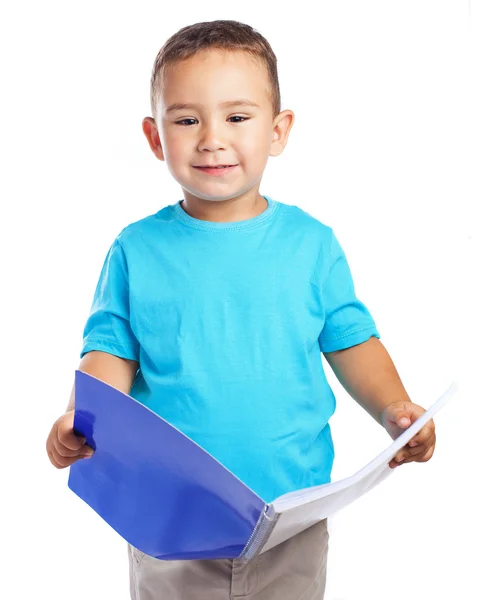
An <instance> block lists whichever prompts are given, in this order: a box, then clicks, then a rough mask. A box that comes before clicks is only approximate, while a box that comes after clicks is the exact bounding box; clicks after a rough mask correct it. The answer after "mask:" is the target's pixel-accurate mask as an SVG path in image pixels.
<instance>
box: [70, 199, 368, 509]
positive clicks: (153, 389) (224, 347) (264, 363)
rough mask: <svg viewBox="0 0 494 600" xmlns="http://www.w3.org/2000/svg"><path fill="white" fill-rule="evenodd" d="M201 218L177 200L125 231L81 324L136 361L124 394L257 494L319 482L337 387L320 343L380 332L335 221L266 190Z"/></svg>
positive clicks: (339, 343)
mask: <svg viewBox="0 0 494 600" xmlns="http://www.w3.org/2000/svg"><path fill="white" fill-rule="evenodd" d="M264 197H265V199H266V200H267V202H268V207H267V208H266V209H265V211H264V212H263V213H261V214H259V215H257V216H256V217H253V218H251V219H247V220H244V221H237V222H227V223H225V222H211V221H204V220H200V219H196V218H193V217H191V216H190V215H189V214H187V213H186V212H185V211H184V209H183V208H182V206H181V202H182V201H179V202H176V203H175V204H171V205H168V206H166V207H165V208H163V209H161V210H160V211H158V212H157V213H156V214H154V215H150V216H148V217H146V218H144V219H141V220H139V221H137V222H135V223H132V224H130V225H129V226H127V227H125V229H123V231H122V232H121V233H120V234H119V235H118V237H117V238H116V239H115V241H114V242H113V244H112V246H111V248H110V250H109V252H108V254H107V256H106V260H105V262H104V265H103V268H102V271H101V275H100V278H99V281H98V284H97V288H96V292H95V296H94V301H93V304H92V309H91V313H90V316H89V318H88V321H87V323H86V326H85V329H84V343H83V349H82V352H81V357H82V356H84V354H85V353H87V352H90V351H91V350H100V351H103V352H108V353H110V354H113V355H116V356H119V357H122V358H127V359H132V360H136V361H138V362H139V370H138V371H137V374H136V378H135V381H134V384H133V386H132V389H131V392H130V395H131V396H132V397H134V398H135V399H136V400H138V401H140V402H141V403H143V404H144V405H146V406H147V407H149V408H150V409H151V410H153V411H154V412H156V413H158V414H159V415H161V416H162V417H163V418H164V419H166V420H167V421H169V422H170V423H172V424H173V425H174V426H175V427H177V428H178V429H179V430H181V431H182V432H183V433H185V434H186V435H187V436H189V437H190V438H191V439H192V440H194V441H195V442H197V443H198V444H200V445H201V446H202V447H203V448H204V449H205V450H207V451H208V452H209V453H210V454H211V455H213V456H214V457H215V458H216V459H217V460H219V461H220V462H221V463H222V464H223V465H224V466H225V467H227V468H228V469H229V470H230V471H231V472H232V473H234V474H235V475H236V476H237V477H238V478H240V479H241V480H242V481H243V482H244V483H245V484H247V485H248V486H249V487H250V488H251V489H252V490H253V491H254V492H256V493H257V494H258V495H259V496H260V497H261V498H262V499H263V500H265V501H266V502H271V501H272V500H274V499H275V498H277V497H278V496H281V495H283V494H285V493H288V492H291V491H294V490H297V489H302V488H306V487H310V486H314V485H320V484H323V483H328V482H329V481H330V475H331V468H332V465H333V458H334V449H333V441H332V438H331V431H330V426H329V424H328V420H329V418H330V417H331V415H332V414H333V413H334V410H335V397H334V394H333V392H332V390H331V388H330V386H329V384H328V381H327V379H326V375H325V372H324V369H323V364H322V360H323V357H322V355H321V352H331V351H333V350H341V349H343V348H348V347H350V346H354V345H356V344H360V343H362V342H364V341H366V340H368V339H369V338H370V337H371V336H375V337H377V338H379V337H380V335H379V333H378V331H377V329H376V325H375V323H374V320H373V318H372V317H371V315H370V313H369V311H368V309H367V308H366V307H365V305H364V304H363V303H362V302H361V301H360V300H359V299H357V297H356V295H355V290H354V284H353V281H352V276H351V273H350V269H349V266H348V263H347V260H346V258H345V254H344V252H343V250H342V248H341V246H340V244H339V243H338V240H337V239H336V237H335V235H334V233H333V230H332V229H331V228H330V227H328V226H327V225H324V224H323V223H321V222H320V221H318V220H317V219H315V218H314V217H312V216H311V215H309V214H308V213H306V212H305V211H303V210H301V209H300V208H298V207H296V206H291V205H288V204H283V203H281V202H277V201H275V200H273V199H272V198H270V197H268V196H264Z"/></svg>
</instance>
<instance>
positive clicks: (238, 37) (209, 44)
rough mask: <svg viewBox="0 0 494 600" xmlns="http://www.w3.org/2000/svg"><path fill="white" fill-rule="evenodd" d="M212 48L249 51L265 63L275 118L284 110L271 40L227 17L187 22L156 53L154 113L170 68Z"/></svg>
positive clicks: (152, 108) (256, 58) (152, 79)
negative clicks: (224, 18) (189, 23)
mask: <svg viewBox="0 0 494 600" xmlns="http://www.w3.org/2000/svg"><path fill="white" fill-rule="evenodd" d="M208 49H217V50H222V51H225V52H235V51H240V52H247V53H248V54H249V55H250V56H252V57H253V58H254V59H255V60H257V61H259V62H260V64H263V65H265V67H266V68H267V71H268V76H269V79H270V82H271V94H270V95H271V102H272V105H273V119H274V117H276V115H278V113H279V112H280V110H281V98H280V85H279V82H278V69H277V60H276V56H275V54H274V52H273V50H272V48H271V46H270V45H269V42H268V41H267V40H266V39H265V38H264V37H263V36H262V35H261V34H260V33H259V32H258V31H256V30H255V29H254V28H253V27H251V26H250V25H246V24H245V23H240V22H238V21H224V20H220V21H206V22H203V23H195V24H193V25H187V26H186V27H182V29H179V30H178V31H177V32H176V33H174V34H173V35H172V36H171V37H170V38H169V39H168V40H167V41H166V42H165V45H164V46H163V47H162V48H161V50H160V51H159V52H158V55H157V56H156V59H155V61H154V65H153V72H152V75H151V110H152V113H153V117H155V116H156V106H157V101H158V99H159V94H160V92H161V89H162V86H163V80H164V75H165V73H166V68H167V67H168V66H170V65H172V64H176V63H178V62H180V61H182V60H186V59H188V58H190V57H192V56H194V55H195V54H197V53H198V52H201V51H203V50H208Z"/></svg>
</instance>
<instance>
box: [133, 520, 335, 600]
mask: <svg viewBox="0 0 494 600" xmlns="http://www.w3.org/2000/svg"><path fill="white" fill-rule="evenodd" d="M328 539H329V535H328V528H327V521H326V520H324V521H321V522H319V523H316V524H315V525H313V526H312V527H309V528H308V529H306V530H305V531H302V532H301V533H299V534H298V535H295V536H293V537H292V538H290V539H289V540H286V542H283V543H282V544H279V545H278V546H275V547H274V548H271V550H268V551H266V552H264V553H263V554H260V555H259V556H257V557H255V558H254V559H253V560H252V561H250V562H249V563H242V562H240V561H239V560H236V559H234V560H230V559H220V560H177V561H175V560H173V561H169V560H159V559H156V558H153V557H151V556H148V555H147V554H144V553H143V552H141V551H140V550H137V549H136V548H134V547H133V546H131V545H130V544H129V545H128V555H129V570H130V596H131V598H132V600H233V599H238V600H240V599H241V600H323V598H324V590H325V587H326V564H327V562H326V561H327V552H328Z"/></svg>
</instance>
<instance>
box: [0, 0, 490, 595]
mask: <svg viewBox="0 0 494 600" xmlns="http://www.w3.org/2000/svg"><path fill="white" fill-rule="evenodd" d="M242 4H243V5H245V6H243V7H242V6H241V5H242ZM2 12H3V15H2V16H1V18H0V22H1V25H0V27H1V31H0V34H1V35H0V44H1V48H0V50H1V61H2V82H3V86H2V87H3V92H2V95H1V104H2V110H1V111H0V119H1V122H0V125H1V132H2V135H1V165H2V177H1V180H0V185H1V188H2V189H1V207H2V213H1V214H2V219H1V232H0V233H1V259H2V267H1V269H2V270H1V273H2V290H3V291H2V295H1V302H2V311H1V316H2V340H3V344H2V361H1V364H2V367H3V373H2V405H1V406H2V417H3V419H2V438H3V452H2V458H1V461H2V467H1V468H2V490H3V491H2V493H1V503H2V510H1V513H0V514H1V519H2V521H1V540H2V548H3V552H2V555H3V559H2V563H3V567H4V568H2V573H3V574H2V584H1V585H2V590H3V591H2V597H3V596H4V595H5V598H9V600H10V599H22V600H24V599H27V598H33V597H37V596H38V595H39V596H42V597H49V598H50V600H62V599H63V600H66V599H69V598H70V599H74V600H79V599H80V600H82V599H84V600H85V599H86V598H92V599H94V600H107V599H117V598H119V599H123V598H127V597H128V591H127V590H128V581H127V562H126V561H127V558H126V547H125V544H124V543H123V541H122V540H121V538H119V536H118V535H117V534H116V533H115V532H114V531H113V530H112V529H111V528H110V527H109V526H108V525H106V523H104V522H103V521H102V519H100V517H98V516H97V515H96V513H94V512H93V511H92V510H91V509H90V508H89V507H87V506H86V505H85V504H84V503H83V502H82V501H81V500H80V499H79V498H78V497H76V496H75V495H74V494H73V493H72V492H71V491H70V490H69V489H68V488H67V477H68V469H66V470H63V471H58V470H56V469H55V468H54V467H52V466H51V464H50V463H49V460H48V458H47V456H46V454H45V440H46V436H47V434H48V432H49V429H50V427H51V425H52V423H53V421H54V420H55V419H56V418H57V417H58V416H59V415H60V414H61V413H62V412H63V411H64V410H65V407H66V404H67V400H68V396H69V392H70V388H71V385H72V380H73V374H74V369H76V368H77V366H78V364H79V352H80V348H81V341H82V329H83V326H84V323H85V319H86V318H87V316H88V313H89V308H90V303H91V299H92V294H93V292H94V288H95V285H96V282H97V277H98V275H99V271H100V269H101V266H102V263H103V260H104V257H105V255H106V252H107V250H108V248H109V246H110V244H111V242H112V241H113V239H114V237H115V236H116V235H117V234H118V233H119V232H120V230H121V229H122V228H123V227H124V226H125V225H127V224H128V223H130V222H132V221H135V220H137V219H140V218H142V217H144V216H146V215H148V214H151V213H153V212H156V211H157V210H159V209H160V208H162V207H163V206H165V205H168V204H171V203H175V202H177V201H178V200H179V199H181V198H182V197H183V196H182V192H181V189H180V187H179V185H178V184H177V183H176V182H175V181H174V180H173V178H172V177H171V175H170V174H169V172H168V170H167V167H166V164H165V163H163V162H160V161H158V160H156V158H155V157H154V156H153V155H152V153H151V151H150V150H149V147H148V145H147V142H146V140H145V137H144V135H143V133H142V130H141V121H142V118H143V117H144V116H146V115H150V107H149V100H148V97H149V79H150V76H151V68H152V63H153V61H154V58H155V55H156V54H157V52H158V50H159V49H160V47H161V46H162V45H163V44H164V42H165V41H166V39H167V38H168V37H170V36H171V35H172V34H173V33H174V32H175V31H177V30H178V29H179V28H181V27H183V26H185V25H189V24H191V23H194V22H199V21H210V20H215V19H235V20H239V21H243V22H245V23H248V24H250V25H252V26H253V27H255V28H256V29H257V30H258V31H260V32H261V33H262V34H263V35H264V36H265V37H266V38H267V39H268V40H269V42H270V43H271V45H272V47H273V49H274V51H275V53H276V55H277V57H278V64H279V76H280V85H281V94H282V109H285V108H290V109H291V110H293V111H294V112H295V115H296V121H295V125H294V127H293V129H292V132H291V135H290V139H289V143H288V146H287V147H286V149H285V151H284V152H283V154H282V155H281V156H279V157H277V158H270V160H269V163H268V166H267V169H266V172H265V175H264V178H263V181H262V185H261V190H260V191H261V193H265V194H267V195H269V196H271V197H272V198H274V199H275V200H278V201H280V202H284V203H286V204H295V205H298V206H300V207H301V208H302V209H304V210H306V211H307V212H309V213H310V214H312V215H313V216H315V217H316V218H318V219H320V220H322V221H323V222H325V223H326V224H328V225H330V226H331V227H333V229H334V230H335V232H336V234H337V235H338V237H339V240H340V242H341V244H342V246H343V248H344V249H345V251H346V253H347V257H348V260H349V264H350V267H351V269H352V273H353V276H354V280H355V286H356V291H357V295H358V296H359V297H360V298H361V299H362V300H363V301H364V302H365V303H366V305H367V306H368V308H369V310H370V311H371V313H372V314H373V316H374V318H375V320H376V323H377V325H378V329H379V331H380V334H381V336H382V337H381V340H382V342H383V344H384V345H385V346H386V347H387V349H388V351H389V352H390V354H391V356H392V357H393V359H394V361H395V364H396V366H397V368H398V371H399V373H400V375H401V377H402V380H403V382H404V384H405V387H406V388H407V390H408V392H409V394H410V396H411V398H412V400H413V401H415V402H417V403H418V404H421V405H423V406H424V407H426V408H427V407H428V406H430V405H431V404H432V403H433V402H434V401H435V400H436V399H437V398H438V397H439V396H440V395H441V394H442V393H443V392H444V391H445V389H446V388H447V387H448V386H449V384H450V382H451V381H452V380H453V379H455V380H456V381H458V383H459V384H460V389H459V391H458V393H457V394H456V395H455V397H454V398H453V399H452V400H451V401H450V403H449V404H448V405H447V406H446V407H445V408H444V409H443V410H442V411H441V412H440V413H439V414H438V416H437V417H436V428H437V440H438V441H437V449H436V452H435V455H434V457H433V459H432V460H431V461H429V462H428V463H426V464H411V465H404V466H402V467H400V468H399V469H398V470H397V471H396V472H395V473H394V474H393V475H392V476H391V477H390V478H389V479H388V480H387V481H386V482H384V483H383V484H382V485H381V486H379V487H378V488H377V489H376V490H374V491H372V492H371V493H369V494H368V495H367V496H365V497H364V498H362V499H361V500H360V501H359V502H357V503H355V504H353V505H351V506H350V507H349V508H347V509H346V510H345V511H344V512H342V513H340V515H339V516H338V518H337V519H336V520H335V521H334V523H333V526H332V532H333V535H332V538H331V542H330V549H329V567H328V584H327V592H326V598H327V600H361V599H363V598H365V599H366V600H371V599H379V600H391V599H393V600H394V599H395V598H401V599H403V600H412V599H413V600H416V599H417V598H420V599H421V600H433V599H434V600H435V599H437V598H455V599H456V598H468V597H472V598H476V599H477V598H478V599H484V598H493V597H494V583H493V580H492V539H493V534H494V527H493V520H492V506H494V497H493V494H492V492H491V491H490V490H491V489H492V486H491V482H490V481H489V479H490V475H491V474H492V446H491V443H490V440H491V439H492V438H491V435H492V433H491V431H492V425H493V417H494V411H493V400H494V397H493V392H492V385H491V375H492V368H493V367H492V363H493V358H494V353H493V351H492V339H493V333H494V331H493V314H494V312H493V306H494V304H493V287H494V286H493V283H492V282H493V274H494V269H493V266H492V265H493V258H494V252H493V242H492V237H491V223H492V220H491V219H492V217H491V218H489V216H488V215H491V214H492V212H491V211H492V206H491V205H492V202H493V199H494V194H493V192H494V186H493V166H494V162H493V159H494V142H493V139H494V137H493V134H494V121H493V107H494V94H493V91H492V90H493V88H492V79H493V72H494V71H493V66H494V65H493V63H494V58H493V57H494V44H493V39H494V36H493V33H492V32H493V26H494V10H493V5H492V3H491V2H489V1H488V0H484V1H480V0H471V2H468V1H467V0H464V1H460V0H442V1H439V0H414V2H405V1H399V0H387V1H384V0H374V1H372V2H369V1H368V0H360V1H347V2H336V1H329V2H324V3H323V2H308V1H305V2H303V3H301V5H300V7H298V6H297V5H296V4H293V5H290V4H289V3H286V2H284V3H268V2H252V1H250V2H245V3H233V4H232V3H231V2H225V1H222V0H216V1H215V2H214V3H211V2H208V3H199V2H193V1H190V2H188V3H178V4H171V3H167V2H156V1H143V2H139V3H137V2H123V1H119V2H115V1H111V2H110V1H98V2H96V1H94V0H86V2H81V3H74V2H53V1H44V2H33V1H31V2H18V3H15V4H14V3H12V4H11V5H10V7H9V8H8V9H3V10H2ZM323 362H324V363H325V361H324V360H323ZM325 370H326V372H327V376H328V380H329V382H330V384H331V385H332V386H333V389H334V391H335V394H336V397H337V404H338V406H337V411H336V414H335V416H334V418H333V419H332V426H333V435H334V440H335V445H336V460H335V467H334V472H333V480H334V481H335V480H337V479H340V478H341V477H344V476H347V475H350V474H351V473H353V472H354V471H355V470H356V469H358V468H360V467H361V466H363V465H364V464H365V463H366V462H367V461H368V459H370V458H371V457H372V456H373V455H374V454H375V453H377V452H378V451H380V450H382V449H383V448H384V447H386V446H387V445H388V443H390V441H391V440H390V438H389V437H388V436H387V434H386V433H385V431H384V430H382V429H381V428H380V427H379V426H378V425H377V424H376V423H375V422H374V421H373V420H372V418H371V417H369V416H368V415H367V413H365V412H364V411H363V410H362V409H361V408H360V407H359V406H358V405H357V404H356V403H355V402H354V401H353V400H352V399H351V398H350V397H349V396H348V394H347V393H346V392H345V391H344V390H343V388H342V387H341V386H340V385H339V383H338V382H337V380H336V379H335V377H334V375H333V373H332V371H331V370H330V369H329V367H328V365H327V364H326V363H325Z"/></svg>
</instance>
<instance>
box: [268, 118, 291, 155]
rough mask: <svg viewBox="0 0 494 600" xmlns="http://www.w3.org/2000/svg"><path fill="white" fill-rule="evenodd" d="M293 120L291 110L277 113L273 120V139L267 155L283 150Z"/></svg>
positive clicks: (276, 153)
mask: <svg viewBox="0 0 494 600" xmlns="http://www.w3.org/2000/svg"><path fill="white" fill-rule="evenodd" d="M294 122H295V114H294V113H293V111H291V110H283V111H281V112H280V113H279V114H278V115H277V117H276V118H275V120H274V121H273V140H272V142H271V151H270V153H269V156H278V155H280V154H281V153H282V152H283V150H284V148H285V146H286V145H287V143H288V135H289V134H290V129H291V128H292V126H293V123H294Z"/></svg>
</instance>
